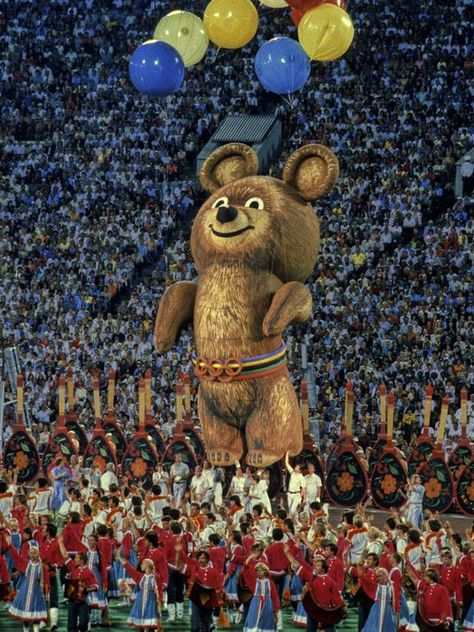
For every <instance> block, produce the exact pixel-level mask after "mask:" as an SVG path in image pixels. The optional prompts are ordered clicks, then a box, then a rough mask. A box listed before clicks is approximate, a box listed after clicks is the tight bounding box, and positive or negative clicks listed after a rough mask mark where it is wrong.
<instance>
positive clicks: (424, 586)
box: [405, 564, 454, 632]
mask: <svg viewBox="0 0 474 632" xmlns="http://www.w3.org/2000/svg"><path fill="white" fill-rule="evenodd" d="M405 570H406V572H407V573H408V575H409V576H410V578H411V580H412V582H413V583H414V584H415V586H416V590H417V592H418V612H417V615H416V622H417V624H418V626H419V628H420V632H453V631H454V622H453V611H452V608H451V600H450V597H449V591H448V589H447V588H446V587H445V586H443V585H442V584H440V583H439V575H438V573H437V572H436V571H435V570H433V569H432V568H428V569H427V570H425V571H424V572H423V573H420V572H419V571H417V570H416V569H415V568H414V567H413V566H412V565H411V564H407V566H406V568H405Z"/></svg>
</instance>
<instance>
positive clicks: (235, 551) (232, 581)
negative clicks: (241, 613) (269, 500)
mask: <svg viewBox="0 0 474 632" xmlns="http://www.w3.org/2000/svg"><path fill="white" fill-rule="evenodd" d="M227 547H228V552H229V565H228V567H227V572H226V574H225V578H224V592H225V594H226V597H227V599H228V600H229V601H231V602H232V603H234V604H238V603H239V596H238V594H237V587H238V577H239V572H240V570H241V568H242V563H243V561H244V559H245V554H244V548H243V546H242V534H241V533H240V531H234V532H233V533H232V535H231V538H230V541H229V542H228V543H227Z"/></svg>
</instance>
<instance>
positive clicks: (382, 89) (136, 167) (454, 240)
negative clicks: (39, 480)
mask: <svg viewBox="0 0 474 632" xmlns="http://www.w3.org/2000/svg"><path fill="white" fill-rule="evenodd" d="M2 5H3V6H2V8H3V9H4V10H3V12H2V18H1V19H2V20H3V22H2V24H3V26H4V27H5V28H4V29H3V33H2V35H1V38H2V43H3V45H4V49H5V51H6V54H5V56H4V58H3V59H2V61H1V63H0V70H1V81H2V89H3V94H4V100H3V102H2V120H1V126H2V129H1V131H2V138H3V140H2V193H1V196H2V204H1V209H0V213H1V218H2V220H3V221H2V236H1V251H2V261H1V263H0V266H1V281H0V283H1V285H2V287H1V290H2V295H3V296H4V297H5V300H4V301H3V302H2V305H1V306H0V319H1V320H0V322H1V332H2V344H3V345H4V346H10V345H15V346H17V347H18V349H19V352H20V358H21V361H22V363H23V365H24V373H25V377H26V398H27V402H30V406H31V408H32V416H33V422H34V423H33V432H34V434H35V436H37V437H38V438H39V436H40V435H42V436H43V438H46V436H47V433H48V429H49V427H50V424H51V422H52V421H54V418H55V409H56V408H57V406H56V400H55V398H56V378H57V376H58V375H59V374H60V373H61V372H63V371H64V370H65V369H66V368H69V367H70V368H73V370H74V373H75V378H76V383H77V387H78V389H79V396H80V397H82V399H81V402H82V403H83V404H84V406H83V412H82V415H81V421H82V422H83V423H84V425H85V426H86V427H88V428H91V427H92V425H93V421H92V415H91V414H90V406H88V402H90V387H91V372H92V370H93V369H94V368H97V369H98V370H99V371H100V373H101V375H102V379H103V381H104V382H105V380H106V377H107V373H108V371H109V370H110V369H115V370H117V371H118V375H119V385H118V390H117V413H118V415H119V418H120V420H121V421H122V422H123V424H124V427H125V429H126V431H127V433H128V434H129V435H131V434H133V431H134V427H135V421H134V419H135V410H136V400H135V393H136V387H135V384H134V382H135V380H134V378H135V377H136V376H137V375H138V374H140V372H142V371H143V369H144V368H147V367H151V368H152V369H153V373H154V376H155V378H154V379H155V383H154V404H155V412H156V414H157V415H159V416H160V417H161V419H162V420H163V422H164V421H166V419H167V417H169V416H170V415H172V413H173V390H174V381H175V376H176V374H177V372H178V371H180V370H189V369H190V363H189V358H190V353H191V350H192V339H191V338H190V335H189V332H188V333H185V334H184V335H183V336H182V338H181V340H180V342H179V344H178V345H177V346H176V348H175V349H174V350H173V351H172V352H171V353H169V354H168V355H167V356H165V357H158V356H157V355H156V354H154V353H153V349H152V343H151V330H152V324H153V319H154V314H155V312H156V305H157V303H158V300H159V297H160V296H161V294H162V292H163V290H164V288H165V287H166V285H167V284H169V283H171V282H172V281H174V280H178V279H182V278H188V279H192V278H193V275H194V268H193V264H192V261H191V258H190V254H189V250H188V244H187V235H188V233H189V225H190V221H191V219H192V216H193V214H194V213H195V211H196V210H197V208H198V207H199V203H200V201H201V198H200V196H201V193H200V192H199V189H198V186H197V183H196V179H195V177H194V175H193V171H192V170H193V167H194V158H195V155H196V152H197V150H198V149H199V148H200V147H201V146H202V144H203V143H204V142H205V141H206V140H207V139H208V137H209V136H210V135H211V134H212V132H213V131H214V130H215V128H216V126H217V125H218V123H219V121H221V120H222V118H223V117H224V116H225V115H226V114H228V113H229V112H250V113H252V112H256V111H260V110H259V104H262V103H263V104H264V106H265V107H266V108H267V110H268V111H271V110H273V109H274V110H275V111H276V113H277V114H278V115H279V116H281V117H282V119H283V121H284V124H285V127H286V133H285V137H286V141H285V146H284V148H283V153H282V160H283V159H284V157H285V155H286V154H287V153H288V152H289V151H291V150H293V149H294V148H295V147H297V146H298V145H300V144H301V143H304V142H308V141H311V140H318V141H320V142H323V143H327V144H328V145H330V146H331V147H332V148H333V149H334V151H335V152H336V154H337V155H338V157H339V160H340V162H341V166H342V175H341V177H340V179H339V183H338V186H337V188H336V191H335V192H334V194H333V195H332V196H330V198H329V199H327V200H325V201H323V202H322V203H320V204H319V203H318V208H317V211H318V214H319V215H320V217H321V220H322V232H323V243H322V249H321V255H320V258H319V262H318V266H317V270H316V271H315V275H314V277H313V278H312V279H311V281H310V286H311V288H312V290H313V296H314V316H313V320H312V322H311V323H308V324H307V326H305V327H303V328H301V329H300V330H298V331H289V332H288V337H287V338H288V344H289V347H290V351H291V352H292V354H291V358H292V365H291V369H292V373H293V375H294V378H295V382H297V381H299V379H300V377H301V374H302V369H301V361H300V349H301V343H302V342H303V341H305V342H306V344H307V346H308V356H309V357H308V359H309V361H310V362H312V364H313V368H314V384H315V388H316V391H317V393H316V394H317V404H316V407H315V410H314V415H315V418H316V419H317V420H318V421H319V423H320V430H321V435H323V434H324V435H325V437H326V440H327V442H328V444H329V443H330V442H331V441H332V439H333V437H334V436H335V434H337V432H338V428H337V420H338V419H339V418H340V414H341V405H340V402H341V394H342V389H343V386H344V384H345V382H346V381H347V379H351V380H352V381H353V383H354V386H355V392H356V432H357V433H358V432H360V431H361V430H362V429H363V428H364V429H365V431H367V433H368V434H369V436H373V434H374V433H375V425H374V422H375V421H376V414H375V409H374V401H375V398H374V392H375V389H376V388H377V385H378V384H379V383H380V382H381V381H385V382H386V383H387V384H388V385H389V387H390V388H392V389H394V390H395V392H396V395H397V404H396V405H397V412H398V415H397V417H398V421H399V422H400V424H402V423H403V425H402V426H401V427H402V428H404V429H405V433H404V436H405V439H408V441H409V439H410V436H411V435H412V434H413V431H414V430H415V429H416V427H417V425H418V424H419V422H420V419H421V399H422V398H421V391H422V387H423V385H424V384H426V383H428V382H431V383H433V385H434V386H435V401H436V398H438V401H439V396H440V395H442V394H443V392H444V391H446V392H447V393H448V394H449V396H450V399H451V403H452V407H451V410H450V422H449V424H448V426H449V433H448V435H449V436H450V437H451V438H452V439H453V438H455V437H456V435H457V433H458V423H457V421H456V409H457V405H456V404H457V395H458V393H459V390H460V388H461V387H462V386H463V385H467V386H468V387H470V390H471V391H472V384H473V381H474V380H473V377H474V376H473V373H472V363H470V362H469V353H470V344H469V343H470V342H472V339H471V338H470V335H472V334H470V333H469V332H472V302H470V299H469V289H470V287H472V259H471V243H472V230H473V222H472V203H471V202H472V201H471V200H469V199H460V200H457V201H456V200H455V199H454V196H453V191H452V182H453V166H454V162H455V160H457V159H458V158H459V157H460V156H462V155H463V153H465V151H466V150H467V149H469V148H470V147H471V146H472V142H473V129H472V126H471V127H468V126H467V121H468V120H469V118H470V114H472V98H470V97H472V93H471V91H470V90H469V82H468V78H469V76H470V74H472V63H471V62H470V60H469V51H470V46H469V41H468V25H469V21H470V17H472V7H470V6H469V3H468V2H457V3H447V4H445V5H443V6H442V7H437V12H436V18H435V17H434V16H433V15H432V13H431V12H430V10H429V9H428V8H427V7H418V6H416V7H415V6H412V5H411V4H410V3H407V6H406V8H405V9H406V10H404V12H403V15H402V17H400V16H398V9H397V8H395V7H394V6H393V7H392V6H391V5H390V4H388V5H384V7H383V9H379V8H377V9H376V8H375V5H374V3H373V2H368V3H366V4H365V5H363V6H362V7H361V6H357V7H355V8H354V12H353V17H354V20H355V22H356V28H357V41H356V42H355V43H354V45H353V47H352V49H351V51H350V52H349V54H348V55H347V56H346V57H345V58H343V59H342V60H340V61H338V62H335V63H331V64H326V65H322V64H315V65H314V70H313V78H312V80H311V83H310V84H309V87H308V89H307V90H306V91H305V92H304V93H302V94H301V95H299V96H298V97H297V98H296V99H293V102H292V104H291V107H290V106H288V105H287V104H284V103H283V102H282V101H276V100H275V99H272V98H271V97H270V96H269V95H268V94H267V93H264V92H262V90H261V88H260V87H259V85H258V82H257V80H256V77H255V76H254V73H253V69H252V56H253V53H254V52H255V48H256V45H257V44H258V43H259V42H261V41H264V40H265V39H268V38H269V37H270V36H271V35H276V34H278V33H282V34H284V33H286V32H287V31H288V29H291V27H290V26H289V20H288V16H287V14H286V12H275V11H267V12H266V14H265V15H264V17H263V18H262V20H261V28H260V29H259V33H258V36H257V38H256V40H255V43H254V44H252V45H251V46H249V47H247V48H246V49H243V51H241V52H239V53H235V55H234V56H232V55H231V53H229V52H227V53H223V52H221V53H219V54H218V55H217V56H216V58H215V59H214V57H213V56H212V55H208V56H207V58H206V61H204V62H203V63H202V64H200V65H199V66H198V67H196V68H194V69H191V71H190V72H189V74H188V78H187V80H186V84H185V86H184V87H183V89H182V90H181V91H180V92H179V93H178V94H177V95H176V96H175V97H172V98H170V99H169V100H168V101H167V102H163V103H161V102H156V101H151V100H147V99H145V98H142V97H140V96H138V95H137V94H136V93H135V92H134V91H133V89H132V87H131V85H130V84H129V82H128V79H127V77H126V72H125V70H124V68H126V64H127V60H128V56H129V54H130V52H131V50H133V48H134V46H135V45H136V44H137V42H139V41H141V40H143V39H144V38H146V37H147V36H148V34H149V32H150V30H151V29H152V27H153V24H154V23H155V21H156V19H157V16H159V15H161V14H163V13H165V12H166V11H167V10H169V9H170V8H175V4H173V3H170V2H153V3H136V2H135V3H131V2H127V1H126V0H120V1H110V2H104V3H100V5H98V4H97V3H91V2H78V3H75V4H74V6H69V3H68V2H55V3H34V4H33V5H32V3H30V2H28V1H26V0H25V1H23V0H17V1H16V2H14V3H2ZM264 13H265V12H264ZM438 20H440V21H441V23H443V24H453V25H456V29H454V28H452V29H447V28H440V29H439V28H437V25H438V24H439V23H440V22H438ZM57 24H61V29H60V31H57V30H56V25H57ZM20 42H21V46H19V44H20ZM362 58H363V59H364V60H366V63H364V64H360V63H359V61H358V60H360V59H362ZM280 167H281V165H280V166H278V165H275V169H274V171H275V173H278V172H279V168H280ZM150 267H151V268H154V271H153V272H152V273H148V274H146V276H145V277H144V278H143V279H142V278H141V274H142V271H143V269H146V270H149V269H150ZM471 300H472V299H471ZM328 350H330V351H331V353H330V354H328ZM471 411H472V406H471V405H470V420H471V423H473V422H472V412H471ZM435 418H436V415H435V416H434V419H435ZM10 421H11V418H10ZM9 432H10V426H9V424H8V423H7V424H6V425H5V433H6V437H8V433H9Z"/></svg>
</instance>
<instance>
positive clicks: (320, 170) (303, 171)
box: [283, 144, 339, 202]
mask: <svg viewBox="0 0 474 632" xmlns="http://www.w3.org/2000/svg"><path fill="white" fill-rule="evenodd" d="M338 176H339V163H338V161H337V158H336V156H335V154H334V153H333V152H332V151H331V150H330V149H329V148H328V147H325V146H324V145H316V144H314V145H305V146H304V147H300V149H297V150H296V151H295V152H294V153H292V154H291V156H289V157H288V160H287V161H286V163H285V166H284V168H283V180H284V181H285V182H286V183H287V184H289V185H291V186H292V187H293V188H295V189H296V190H297V191H298V193H299V194H300V195H301V197H302V198H303V199H304V200H307V201H308V202H311V201H313V200H317V199H318V198H320V197H322V196H323V195H326V194H327V193H329V191H331V190H332V189H333V187H334V185H335V184H336V180H337V178H338Z"/></svg>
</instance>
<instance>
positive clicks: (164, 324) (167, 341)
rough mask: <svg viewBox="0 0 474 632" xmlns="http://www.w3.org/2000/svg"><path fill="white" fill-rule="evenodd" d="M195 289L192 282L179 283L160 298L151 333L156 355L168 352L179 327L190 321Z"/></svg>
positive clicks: (195, 284)
mask: <svg viewBox="0 0 474 632" xmlns="http://www.w3.org/2000/svg"><path fill="white" fill-rule="evenodd" d="M197 287H198V286H197V283H193V282H192V281H179V282H178V283H175V284H174V285H171V286H170V287H169V288H168V289H167V290H166V292H165V293H164V294H163V296H162V297H161V301H160V306H159V307H158V314H157V315H156V321H155V330H154V332H153V343H154V345H155V349H156V350H157V351H158V353H166V351H169V350H170V349H171V347H172V346H173V344H174V342H175V340H176V336H177V335H178V331H179V329H180V327H182V326H183V325H184V324H185V323H187V322H188V321H190V320H192V318H193V314H194V302H195V300H196V291H197Z"/></svg>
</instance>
